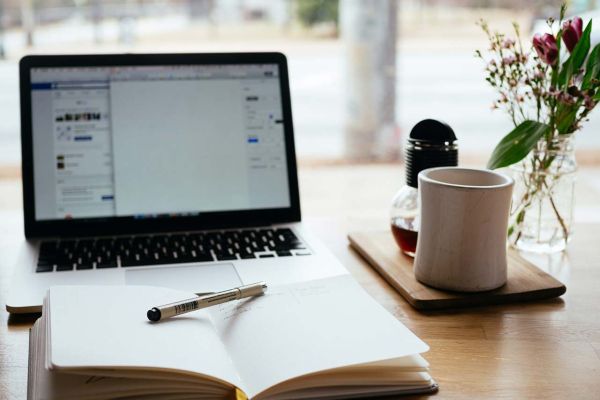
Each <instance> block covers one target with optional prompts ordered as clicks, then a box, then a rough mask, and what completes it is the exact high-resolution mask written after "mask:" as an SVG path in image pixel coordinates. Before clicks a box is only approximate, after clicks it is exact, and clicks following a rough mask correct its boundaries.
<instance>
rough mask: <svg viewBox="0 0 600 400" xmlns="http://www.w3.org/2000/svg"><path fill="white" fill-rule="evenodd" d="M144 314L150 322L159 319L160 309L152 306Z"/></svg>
mask: <svg viewBox="0 0 600 400" xmlns="http://www.w3.org/2000/svg"><path fill="white" fill-rule="evenodd" d="M146 316H147V317H148V319H149V320H150V321H152V322H157V321H160V310H159V309H158V308H156V307H154V308H152V309H151V310H148V312H147V313H146Z"/></svg>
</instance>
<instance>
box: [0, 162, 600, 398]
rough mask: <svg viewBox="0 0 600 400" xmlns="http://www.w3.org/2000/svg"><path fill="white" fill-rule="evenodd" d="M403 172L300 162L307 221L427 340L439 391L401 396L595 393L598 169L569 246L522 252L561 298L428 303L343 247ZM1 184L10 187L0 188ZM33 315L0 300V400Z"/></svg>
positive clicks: (599, 330) (7, 248) (17, 226)
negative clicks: (411, 297)
mask: <svg viewBox="0 0 600 400" xmlns="http://www.w3.org/2000/svg"><path fill="white" fill-rule="evenodd" d="M475 166H478V165H475ZM402 179H403V173H402V169H401V168H400V167H399V166H397V165H366V166H365V165H361V166H331V167H326V168H325V167H319V168H302V169H301V170H300V188H301V196H302V197H301V202H302V212H303V215H305V216H308V219H306V218H305V220H306V222H307V225H308V227H309V228H310V229H311V230H312V231H314V232H315V233H316V234H317V236H319V237H320V238H321V239H322V241H323V242H324V243H325V245H327V247H329V248H330V249H331V251H332V252H333V253H334V254H335V256H336V257H337V258H338V259H339V260H340V261H341V262H342V263H343V264H344V266H345V267H346V268H347V269H348V270H349V271H350V272H351V274H352V276H353V277H354V278H355V279H356V280H357V281H358V282H359V283H360V284H361V285H362V287H363V288H364V289H365V290H366V291H367V292H368V293H369V294H370V295H371V296H372V297H373V298H374V299H375V300H376V301H378V302H379V303H380V304H381V305H382V306H383V307H384V308H385V309H386V310H388V311H389V312H390V313H391V314H393V315H394V316H395V317H396V318H397V319H398V320H400V321H402V323H404V324H405V325H406V326H407V327H408V328H409V329H411V330H412V331H413V332H414V333H415V334H416V335H418V336H419V337H420V338H421V339H423V340H424V341H425V342H427V343H428V344H429V346H430V350H429V352H428V353H426V354H425V358H426V359H427V361H429V363H430V364H431V370H432V374H433V376H434V377H435V379H436V380H437V382H438V383H439V384H440V391H439V392H438V394H436V395H434V396H417V397H415V396H413V397H408V398H406V397H405V398H402V399H415V398H418V399H420V398H429V397H431V398H432V399H436V400H442V399H461V400H462V399H544V400H554V399H556V400H563V399H578V400H579V399H594V400H597V399H599V398H600V396H599V393H600V250H599V246H598V244H599V243H600V240H599V238H600V169H598V168H594V169H591V168H582V169H581V170H580V171H578V182H577V185H576V197H577V207H576V210H575V211H576V212H575V216H576V220H577V223H576V226H575V229H576V232H575V236H574V237H573V241H572V242H571V243H570V244H569V249H568V251H567V252H565V253H562V254H557V255H551V256H531V257H530V256H528V257H527V259H528V260H529V261H531V262H534V263H535V264H536V265H537V266H538V267H539V268H540V269H542V270H543V271H545V272H547V273H549V274H551V275H552V276H554V277H555V278H557V279H558V280H560V281H561V282H564V283H565V285H566V286H567V287H568V288H569V290H568V291H567V292H566V293H565V294H564V295H563V296H562V297H560V298H554V299H548V300H540V301H535V302H527V303H510V304H502V305H497V306H493V307H473V308H461V309H452V310H433V311H419V310H416V309H415V308H414V307H412V306H411V305H410V304H408V302H406V301H405V300H404V298H403V297H402V296H401V295H400V294H399V293H398V292H397V291H396V290H395V289H394V288H393V287H392V286H391V285H389V284H388V283H387V282H386V281H385V280H384V279H383V278H382V277H381V275H380V274H379V273H377V272H376V271H375V270H373V268H371V266H370V265H368V264H367V263H366V262H365V260H364V258H362V257H361V256H360V255H359V254H358V253H357V252H356V251H353V250H352V249H351V248H350V246H349V244H348V239H347V237H346V236H347V234H348V233H349V232H356V231H364V230H365V229H374V230H385V229H387V228H389V227H388V223H389V220H388V218H389V216H388V211H389V202H390V199H391V198H392V196H393V195H394V193H395V192H396V190H397V189H398V187H399V186H400V185H401V183H402ZM8 186H10V187H15V189H14V190H12V189H10V190H8V189H7V190H5V189H4V188H5V187H8ZM358 188H360V189H358ZM0 193H1V194H2V195H3V197H4V198H3V199H2V201H0V208H4V209H3V210H0V303H2V304H4V303H5V301H6V292H7V290H8V287H9V285H10V275H11V271H12V269H13V267H14V261H15V256H16V246H17V245H18V243H19V242H20V241H21V240H22V237H23V228H22V226H23V221H22V218H21V210H20V208H19V207H20V202H19V200H18V196H17V195H18V193H19V191H18V182H14V183H6V185H5V186H1V185H0ZM578 215H579V217H578ZM36 317H37V316H35V315H34V316H22V317H19V318H12V317H11V318H9V316H8V314H7V312H6V311H5V309H4V307H3V306H0V399H2V400H5V399H6V400H21V399H25V397H26V388H27V386H26V385H27V340H28V329H29V327H30V326H31V325H32V324H33V322H34V321H35V318H36ZM359 321H360V315H357V323H359Z"/></svg>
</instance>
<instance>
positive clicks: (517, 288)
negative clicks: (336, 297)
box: [348, 231, 566, 310]
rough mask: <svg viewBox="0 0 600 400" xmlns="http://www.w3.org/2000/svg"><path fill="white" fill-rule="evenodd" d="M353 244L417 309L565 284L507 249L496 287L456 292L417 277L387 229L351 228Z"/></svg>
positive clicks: (516, 296)
mask: <svg viewBox="0 0 600 400" xmlns="http://www.w3.org/2000/svg"><path fill="white" fill-rule="evenodd" d="M348 239H349V241H350V244H351V245H352V247H353V248H354V249H355V250H356V251H358V253H360V255H361V256H363V257H364V258H365V260H367V261H368V262H369V264H370V265H371V266H372V267H373V268H374V269H375V270H376V271H377V272H379V273H380V274H381V276H383V277H384V278H385V280H386V281H387V282H388V283H389V284H390V285H391V286H392V287H394V288H395V289H396V290H397V291H398V293H400V294H401V295H402V296H403V297H404V298H405V299H406V301H408V302H409V303H410V304H411V305H412V306H413V307H415V308H417V309H419V310H441V309H447V308H457V307H474V306H485V305H494V304H505V303H513V302H521V301H531V300H540V299H548V298H552V297H558V296H561V295H563V294H564V293H565V291H566V287H565V285H563V284H562V283H561V282H559V281H558V280H556V279H555V278H553V277H552V276H551V275H549V274H547V273H546V272H544V271H542V270H540V269H539V268H538V267H536V266H535V265H534V264H532V263H531V262H529V261H527V260H526V259H524V258H523V257H521V256H520V255H519V253H518V252H516V251H514V250H512V249H509V251H508V254H507V257H508V281H507V282H506V284H505V285H504V286H502V287H500V288H498V289H496V290H490V291H487V292H480V293H459V292H450V291H444V290H438V289H435V288H432V287H429V286H426V285H424V284H422V283H421V282H419V281H417V280H416V278H415V276H414V274H413V259H412V258H411V257H408V256H406V255H404V254H403V253H402V252H401V251H400V250H399V249H398V246H397V245H396V243H395V242H394V238H393V237H392V234H391V233H390V232H389V231H366V232H354V233H350V234H349V235H348Z"/></svg>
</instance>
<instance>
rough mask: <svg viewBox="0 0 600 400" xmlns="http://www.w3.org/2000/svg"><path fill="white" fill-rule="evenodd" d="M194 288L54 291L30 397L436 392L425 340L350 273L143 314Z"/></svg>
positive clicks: (39, 327)
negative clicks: (176, 312)
mask: <svg viewBox="0 0 600 400" xmlns="http://www.w3.org/2000/svg"><path fill="white" fill-rule="evenodd" d="M188 297H190V293H186V292H180V291H175V290H171V289H165V288H157V287H147V286H59V287H53V288H52V289H50V290H49V292H48V294H47V296H46V299H45V301H44V306H43V314H42V317H41V318H40V319H39V320H38V321H37V322H36V323H35V325H34V327H33V328H32V331H31V337H30V363H29V385H28V398H29V399H90V400H91V399H94V400H96V399H98V400H99V399H108V398H111V399H112V398H132V399H133V398H135V399H137V398H144V399H177V400H180V399H181V400H183V399H204V398H205V399H219V398H223V399H228V398H235V395H236V394H237V396H238V398H239V397H242V398H243V397H244V396H246V397H248V398H249V399H281V400H284V399H334V398H347V397H373V396H375V395H384V394H396V393H398V394H400V393H422V392H431V391H434V390H436V388H437V385H436V384H435V382H434V381H433V380H432V379H431V377H430V375H429V373H428V364H427V362H426V361H425V360H424V359H423V358H422V357H421V356H420V355H419V353H422V352H425V351H427V350H428V347H427V345H426V344H425V343H424V342H422V341H421V340H420V339H419V338H417V337H416V336H415V335H414V334H413V333H412V332H410V331H409V330H408V329H407V328H406V327H405V326H404V325H402V323H400V322H399V321H398V320H396V319H395V318H394V317H393V316H392V315H390V314H389V313H388V312H387V311H386V310H385V309H383V308H382V307H381V306H380V305H379V304H378V303H376V302H375V301H374V300H373V299H372V298H371V297H370V296H369V295H368V294H367V293H366V292H365V291H364V290H363V289H362V288H361V287H360V286H359V285H358V284H357V283H356V282H355V281H354V280H353V279H352V278H351V277H349V276H339V277H334V278H328V279H322V280H316V281H310V282H303V283H296V284H290V285H285V286H276V287H269V289H268V291H267V294H266V295H264V296H260V297H254V298H249V299H245V300H242V301H239V302H230V303H226V304H222V305H220V306H215V307H211V308H207V309H204V310H200V311H197V312H193V313H189V314H185V315H181V316H178V317H175V318H171V319H167V320H164V321H161V322H159V323H150V322H148V321H147V319H146V311H147V310H148V309H149V308H151V307H153V306H156V305H160V304H166V303H170V302H173V301H177V300H181V299H184V298H188Z"/></svg>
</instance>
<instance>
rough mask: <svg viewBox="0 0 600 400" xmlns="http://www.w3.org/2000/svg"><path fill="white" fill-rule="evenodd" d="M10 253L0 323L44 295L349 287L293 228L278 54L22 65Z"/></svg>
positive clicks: (296, 217) (282, 66)
mask: <svg viewBox="0 0 600 400" xmlns="http://www.w3.org/2000/svg"><path fill="white" fill-rule="evenodd" d="M20 91H21V140H22V165H23V167H22V168H23V169H22V174H23V209H24V222H25V238H24V240H23V243H22V246H21V249H20V252H19V256H18V261H17V265H16V266H15V270H14V277H13V283H12V285H11V291H10V293H9V295H8V300H7V304H6V309H7V310H8V311H9V312H11V313H29V312H39V311H40V310H41V305H42V299H43V297H44V295H45V293H46V290H47V289H48V288H49V287H50V286H52V285H98V284H106V285H153V286H165V287H171V288H176V289H181V290H188V291H192V292H202V293H209V292H214V291H219V290H225V289H228V288H231V287H235V286H237V285H242V284H249V283H253V282H257V281H266V282H267V284H279V283H291V282H296V281H304V280H311V279H318V278H325V277H329V276H334V275H341V274H347V273H348V272H347V271H346V270H345V268H344V267H343V266H342V265H341V264H340V263H339V262H338V261H337V260H336V259H335V257H334V256H333V255H332V254H331V253H330V252H329V251H328V250H327V248H326V247H325V246H324V245H323V244H322V243H321V242H320V241H319V240H318V239H317V238H315V237H314V236H313V235H311V233H310V232H309V231H308V230H307V229H305V227H304V226H303V225H302V223H301V215H300V199H299V194H298V178H297V172H296V157H295V152H294V135H293V126H292V110H291V104H290V92H289V84H288V69H287V62H286V58H285V56H284V55H283V54H280V53H238V54H231V53H230V54H119V55H60V56H27V57H25V58H23V59H22V60H21V62H20Z"/></svg>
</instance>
